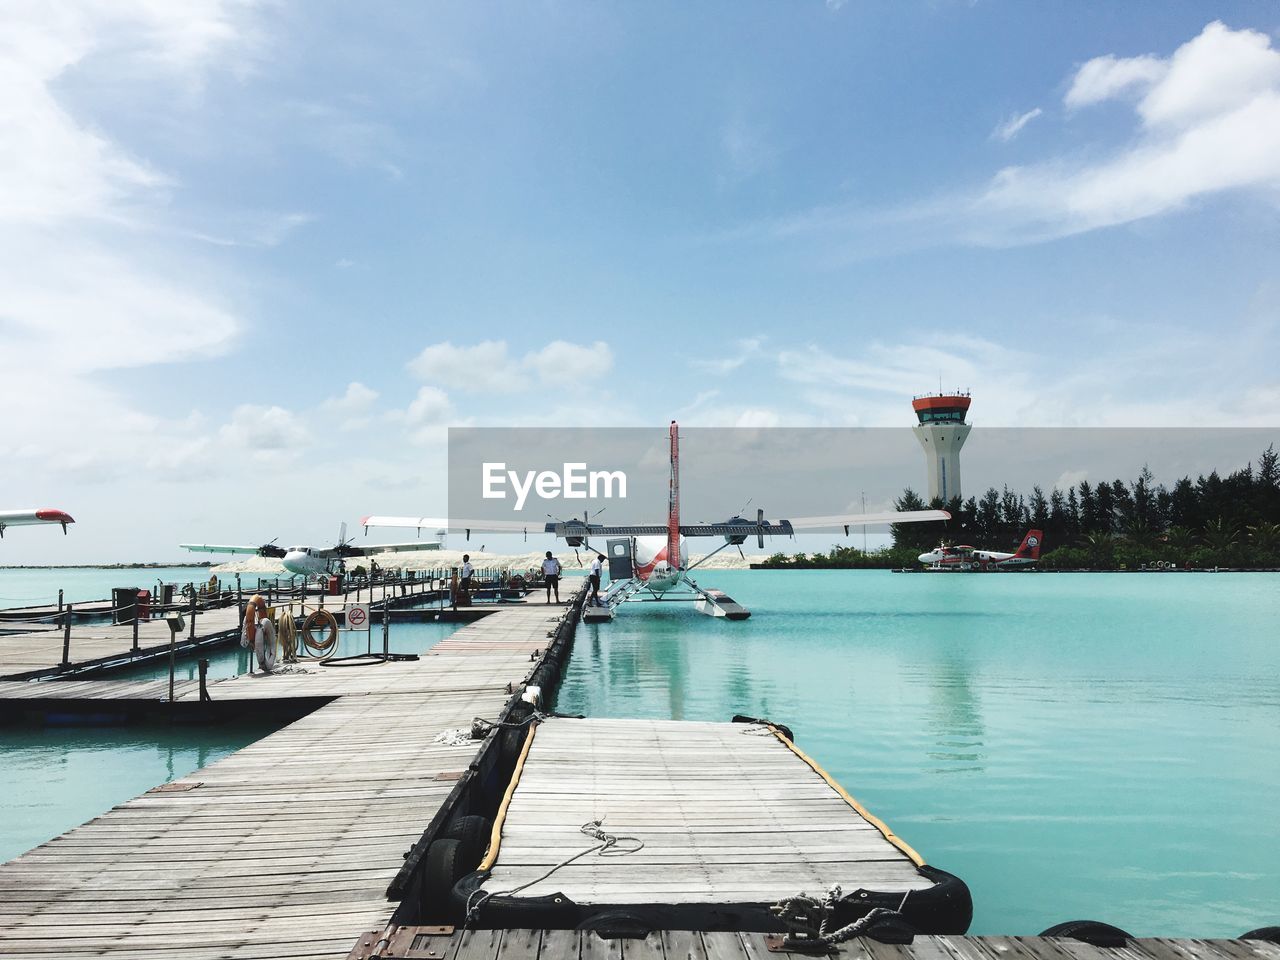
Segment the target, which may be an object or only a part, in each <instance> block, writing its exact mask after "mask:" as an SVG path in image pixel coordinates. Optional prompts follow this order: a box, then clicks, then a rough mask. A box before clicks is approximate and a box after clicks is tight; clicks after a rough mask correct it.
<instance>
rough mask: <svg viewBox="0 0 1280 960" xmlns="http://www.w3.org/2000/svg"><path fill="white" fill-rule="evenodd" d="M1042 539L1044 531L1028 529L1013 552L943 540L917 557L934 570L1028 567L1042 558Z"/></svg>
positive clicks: (970, 570)
mask: <svg viewBox="0 0 1280 960" xmlns="http://www.w3.org/2000/svg"><path fill="white" fill-rule="evenodd" d="M1043 542H1044V532H1043V531H1041V530H1029V531H1027V535H1026V536H1025V537H1023V538H1022V543H1021V545H1019V547H1018V549H1017V550H1016V551H1015V552H1014V553H1002V552H1000V551H999V550H979V549H978V548H977V547H971V546H968V545H967V544H957V545H955V546H950V545H948V544H945V543H944V544H940V545H939V546H937V547H935V548H934V549H933V550H930V551H929V552H928V553H922V554H920V556H919V557H918V558H917V559H918V560H919V561H920V562H921V563H923V564H924V565H925V566H926V567H927V568H928V569H929V570H932V571H938V570H956V571H963V572H967V573H971V572H974V571H983V570H1011V569H1014V568H1017V567H1028V566H1030V565H1031V564H1033V563H1035V562H1036V561H1037V560H1039V559H1040V544H1041V543H1043Z"/></svg>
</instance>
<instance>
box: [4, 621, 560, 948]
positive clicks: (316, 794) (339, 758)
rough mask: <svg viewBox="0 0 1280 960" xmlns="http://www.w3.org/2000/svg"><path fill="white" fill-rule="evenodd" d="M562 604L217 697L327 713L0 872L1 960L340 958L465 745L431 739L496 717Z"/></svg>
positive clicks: (242, 680) (448, 784)
mask: <svg viewBox="0 0 1280 960" xmlns="http://www.w3.org/2000/svg"><path fill="white" fill-rule="evenodd" d="M563 609H564V608H557V607H547V606H545V605H542V604H529V605H522V606H511V607H504V608H502V609H501V612H500V613H498V614H496V615H493V616H490V617H487V618H485V619H482V620H480V621H478V622H476V623H474V624H471V625H469V626H466V627H463V628H461V629H460V630H459V631H458V632H457V633H455V634H454V635H453V636H452V637H450V638H448V639H446V640H445V641H442V642H441V643H440V644H437V645H436V646H435V647H433V648H432V649H431V651H430V652H429V654H428V655H425V656H423V657H422V658H421V659H420V660H418V661H413V662H402V663H395V662H393V663H384V664H378V665H376V666H370V667H367V668H360V669H346V670H342V669H333V668H330V669H324V668H318V669H316V670H315V671H313V672H310V673H305V674H290V675H280V676H270V677H260V678H252V677H239V678H236V679H234V680H227V681H224V682H223V683H221V684H219V695H220V696H228V697H234V696H241V697H245V698H257V697H266V698H279V697H282V696H306V697H328V698H332V700H331V702H330V703H329V704H328V705H326V706H323V707H321V708H320V709H317V710H315V711H314V712H312V713H310V714H308V715H307V716H305V717H303V718H302V719H300V720H297V721H296V722H294V723H291V724H289V725H288V726H286V727H284V728H283V729H281V730H278V731H276V732H274V733H271V734H269V735H268V736H266V737H264V738H263V739H262V740H259V741H258V742H256V743H254V744H252V745H250V746H248V747H246V748H244V749H243V750H240V751H238V752H236V753H234V754H232V755H231V756H229V757H226V758H224V759H223V760H221V761H219V762H217V763H214V764H211V765H210V766H208V767H205V768H204V769H202V770H199V771H197V772H195V773H193V774H192V775H191V776H189V777H184V778H182V779H181V780H177V781H174V782H172V783H169V784H165V785H163V786H160V787H157V788H155V789H153V790H151V791H149V792H147V793H146V794H143V795H142V796H140V797H137V798H135V799H133V800H130V801H128V802H127V803H124V804H122V805H120V806H118V807H116V808H115V809H113V810H111V811H109V812H107V813H105V814H103V815H102V816H99V817H97V818H95V819H93V820H91V821H90V822H88V823H86V824H84V825H83V826H80V827H77V828H75V829H73V830H71V831H69V832H68V833H66V834H64V835H63V836H61V837H58V838H57V839H55V840H52V841H50V842H48V843H46V844H43V845H41V846H39V847H37V848H35V849H34V850H31V851H29V852H28V853H25V854H23V855H22V856H20V857H18V858H16V859H15V860H12V861H10V862H8V863H5V864H2V865H0V956H4V957H7V958H8V957H45V958H48V957H51V956H58V957H98V956H123V957H152V958H159V957H165V958H170V957H172V958H186V960H205V958H213V957H254V958H263V957H294V958H302V957H342V956H345V955H346V954H347V952H348V951H349V950H350V949H351V946H352V943H353V942H354V940H355V938H356V935H357V934H358V933H359V931H360V930H363V929H366V928H368V927H370V926H376V925H379V924H385V923H386V922H387V921H388V920H389V918H390V917H391V914H392V911H393V909H394V908H395V907H396V905H397V904H396V903H395V902H393V901H389V900H388V899H387V897H386V891H387V887H388V884H389V883H390V882H391V880H392V879H393V878H394V877H395V876H396V874H397V872H398V871H399V870H400V868H401V866H402V864H403V863H404V857H405V855H406V851H407V850H408V849H409V848H410V847H411V846H412V845H413V844H414V843H415V841H417V840H418V838H419V836H420V835H421V833H422V831H423V829H424V827H425V826H426V824H427V823H428V822H429V821H430V820H431V819H432V816H433V815H434V813H435V812H436V810H437V808H438V807H439V806H440V804H441V803H442V802H443V801H444V800H445V798H446V797H447V796H448V795H449V794H450V792H451V790H452V789H453V788H454V786H455V783H456V781H457V780H458V777H459V774H460V772H461V771H464V770H466V769H467V767H468V765H469V764H470V763H471V762H472V760H473V757H474V756H475V755H476V752H477V749H478V747H479V746H480V743H479V742H478V741H470V742H467V743H464V744H463V745H461V746H448V745H445V744H442V743H436V742H435V738H436V737H437V735H438V734H441V733H443V732H445V731H452V730H466V729H469V728H470V726H471V723H472V720H473V718H475V717H486V718H496V717H498V716H499V715H500V713H501V711H502V710H503V707H504V705H505V704H507V702H508V701H509V700H510V699H511V694H510V693H509V689H510V686H509V685H510V684H511V682H512V681H513V680H514V681H520V680H521V679H522V678H524V677H525V676H527V675H528V674H529V673H530V672H531V671H532V669H533V668H534V667H535V666H536V662H535V661H536V659H537V658H536V657H535V656H534V655H535V654H536V653H537V652H538V651H539V650H543V649H545V648H546V646H547V635H548V631H549V630H550V629H552V628H553V627H554V626H555V620H556V617H557V615H559V614H562V613H563ZM114 683H119V684H121V686H120V687H119V688H118V689H117V690H114V691H113V689H112V687H111V685H112V684H114ZM8 686H9V687H13V686H25V687H27V688H59V690H62V689H65V690H66V692H67V695H75V692H76V691H74V689H73V688H77V687H82V686H83V687H92V688H93V690H92V693H93V695H94V696H95V697H102V698H110V697H111V696H113V695H114V694H116V693H121V694H124V695H126V696H135V695H138V693H137V691H138V685H137V683H136V682H130V681H120V682H116V681H91V682H87V683H86V682H85V681H72V680H68V681H56V680H55V681H47V682H44V683H27V684H18V685H13V684H11V685H8ZM80 692H81V694H86V693H88V692H90V691H89V690H83V691H80ZM188 693H189V691H186V692H184V695H187V694H188Z"/></svg>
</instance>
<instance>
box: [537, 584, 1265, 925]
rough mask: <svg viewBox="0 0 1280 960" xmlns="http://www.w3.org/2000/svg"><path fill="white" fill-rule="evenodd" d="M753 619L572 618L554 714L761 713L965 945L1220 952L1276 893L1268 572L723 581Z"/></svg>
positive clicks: (632, 608)
mask: <svg viewBox="0 0 1280 960" xmlns="http://www.w3.org/2000/svg"><path fill="white" fill-rule="evenodd" d="M706 579H707V581H708V583H711V584H713V585H715V586H718V587H721V588H723V589H725V590H726V591H727V592H728V593H730V594H731V595H732V596H733V597H735V598H736V599H738V600H739V601H741V602H742V603H744V604H745V605H746V606H747V607H748V608H750V609H751V610H752V611H753V616H752V618H751V619H750V620H747V621H745V622H741V623H728V622H725V621H723V620H713V619H711V618H709V617H704V616H701V615H700V614H698V613H696V612H695V611H693V610H692V609H691V608H689V606H688V605H680V606H676V605H671V606H665V607H664V606H660V605H657V604H651V605H643V606H642V605H639V604H635V605H629V606H627V607H626V608H624V609H623V610H622V611H620V613H619V615H618V618H617V620H615V621H614V622H613V623H611V624H601V625H597V626H591V625H583V626H581V627H579V632H578V640H577V643H576V646H575V652H574V656H573V659H572V660H571V662H570V665H569V669H568V671H567V672H566V677H565V682H564V686H563V689H562V691H561V695H560V699H559V709H561V710H563V711H565V712H570V713H584V714H587V715H588V716H615V717H628V716H630V717H658V718H662V717H674V718H680V719H691V720H728V719H729V718H730V717H731V716H732V715H733V714H735V713H743V714H748V715H752V716H767V717H770V718H771V719H774V720H777V721H779V722H783V723H786V724H788V725H789V726H791V727H792V729H793V730H794V731H795V733H796V737H797V739H798V740H799V742H800V744H801V746H802V747H803V748H804V749H805V750H806V751H807V752H809V753H811V754H812V755H814V756H815V757H816V758H817V759H818V760H819V761H820V762H821V763H822V764H823V765H824V766H826V767H827V769H828V770H830V771H831V773H832V774H833V775H834V776H835V777H836V778H837V779H839V780H840V781H841V782H842V783H843V784H844V785H845V786H846V787H848V788H849V789H850V791H851V792H852V793H853V794H854V795H855V796H857V797H858V798H859V799H860V800H862V801H864V802H865V803H867V804H868V806H869V807H870V808H871V809H872V810H873V811H875V812H876V813H878V814H880V815H881V816H884V817H885V818H886V819H887V820H888V821H889V822H890V823H891V824H892V825H893V826H894V828H895V829H896V830H897V831H898V832H900V833H901V834H902V835H903V836H904V837H905V838H906V839H907V840H908V842H910V843H911V844H912V845H913V846H915V847H916V848H917V849H919V850H920V851H921V852H922V853H924V854H925V856H926V857H927V858H928V859H929V861H930V862H932V863H935V864H937V865H938V866H940V867H942V868H944V869H947V870H951V871H953V872H955V873H957V874H959V875H960V876H962V877H963V878H964V879H965V881H966V882H967V883H968V884H969V885H970V887H971V889H972V890H973V894H974V900H975V904H976V914H975V920H974V926H973V930H974V932H976V933H1014V934H1035V933H1038V932H1039V931H1040V930H1042V929H1044V928H1045V927H1047V926H1049V925H1050V924H1052V923H1055V922H1058V921H1061V920H1067V919H1074V918H1078V917H1095V918H1098V919H1103V920H1107V921H1109V922H1112V923H1116V924H1118V925H1120V926H1122V927H1125V928H1126V929H1128V930H1130V931H1131V932H1133V933H1135V934H1139V935H1157V934H1159V935H1164V936H1169V935H1179V936H1232V935H1236V934H1239V933H1241V932H1243V931H1244V930H1247V929H1250V928H1252V927H1257V926H1262V925H1264V924H1272V923H1275V922H1277V919H1280V918H1278V916H1277V913H1276V908H1275V904H1276V903H1277V902H1280V862H1278V861H1277V860H1276V857H1275V856H1274V852H1275V850H1276V849H1278V848H1280V817H1277V816H1276V815H1275V797H1276V796H1277V795H1280V684H1278V683H1277V682H1276V680H1275V678H1276V677H1277V676H1280V644H1277V643H1276V642H1275V636H1276V623H1277V621H1278V620H1280V577H1277V576H1274V575H1269V574H1218V575H1181V574H1179V575H1164V576H1162V575H1140V574H1110V575H1108V574H1082V575H1051V574H1031V575H1025V576H1015V575H1001V576H995V575H990V576H981V575H975V576H962V575H956V576H925V575H901V574H898V575H895V574H890V573H887V572H880V571H868V572H854V571H803V572H792V571H751V572H746V571H715V572H714V574H711V573H708V574H707V575H706Z"/></svg>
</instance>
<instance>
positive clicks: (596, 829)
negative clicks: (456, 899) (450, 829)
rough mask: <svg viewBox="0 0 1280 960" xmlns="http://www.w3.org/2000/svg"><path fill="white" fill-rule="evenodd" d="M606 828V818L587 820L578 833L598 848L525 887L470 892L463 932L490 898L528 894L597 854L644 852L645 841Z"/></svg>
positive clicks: (554, 869)
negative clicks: (553, 876)
mask: <svg viewBox="0 0 1280 960" xmlns="http://www.w3.org/2000/svg"><path fill="white" fill-rule="evenodd" d="M603 824H604V817H601V818H600V819H599V820H588V821H587V822H586V823H584V824H583V825H582V826H580V827H579V828H578V831H579V832H580V833H582V834H583V835H584V836H588V837H591V838H593V839H595V840H598V841H600V842H599V843H597V844H594V845H593V846H590V847H587V849H585V850H582V851H580V852H578V853H575V854H574V855H573V856H571V857H566V858H565V859H564V860H561V861H560V862H559V863H557V864H556V865H555V866H554V867H552V868H551V869H550V870H548V871H547V872H546V873H544V874H543V875H542V876H540V877H538V878H536V879H534V880H530V881H529V882H528V883H522V884H520V886H518V887H512V888H511V889H510V890H479V889H477V890H473V891H471V895H470V896H469V897H467V915H466V919H465V920H463V923H462V925H463V928H464V929H465V928H467V927H469V926H471V922H472V921H473V920H474V919H475V918H476V916H477V915H478V914H479V912H480V908H481V907H483V906H484V905H485V903H486V902H487V901H488V900H489V899H490V898H492V897H510V896H512V895H514V894H517V893H520V892H521V891H523V890H528V889H529V888H530V887H532V886H533V885H534V884H538V883H541V882H542V881H543V880H546V879H547V878H548V877H550V876H551V875H552V874H554V873H555V872H556V871H557V870H559V869H561V868H562V867H567V866H568V865H569V864H571V863H573V862H574V861H576V860H581V859H582V858H583V857H585V856H589V855H590V854H593V853H594V854H597V855H598V856H601V857H625V856H628V855H629V854H632V853H639V852H640V851H641V850H643V849H644V841H643V840H641V839H640V838H639V837H628V836H624V835H621V834H613V833H606V832H605V830H604V829H603ZM619 843H626V844H629V846H625V847H620V846H618V844H619Z"/></svg>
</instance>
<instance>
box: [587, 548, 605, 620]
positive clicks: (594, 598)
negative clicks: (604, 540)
mask: <svg viewBox="0 0 1280 960" xmlns="http://www.w3.org/2000/svg"><path fill="white" fill-rule="evenodd" d="M603 573H604V555H603V554H600V553H597V554H596V558H595V559H594V560H592V561H591V576H590V580H591V605H592V606H593V607H598V606H600V576H601V574H603Z"/></svg>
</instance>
